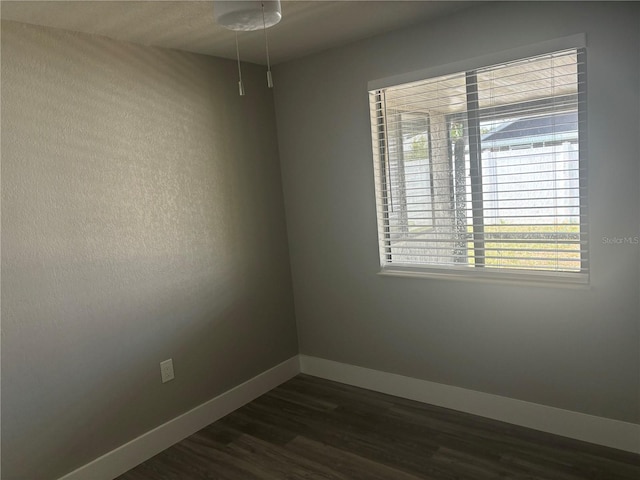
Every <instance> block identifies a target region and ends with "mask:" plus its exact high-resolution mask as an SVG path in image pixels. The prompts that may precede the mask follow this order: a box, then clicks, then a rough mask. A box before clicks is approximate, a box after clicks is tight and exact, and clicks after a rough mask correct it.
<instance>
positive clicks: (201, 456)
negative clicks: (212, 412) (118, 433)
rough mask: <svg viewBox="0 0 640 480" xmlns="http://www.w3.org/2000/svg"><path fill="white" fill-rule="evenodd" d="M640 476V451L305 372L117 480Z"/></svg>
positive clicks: (629, 479) (605, 479)
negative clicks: (634, 452)
mask: <svg viewBox="0 0 640 480" xmlns="http://www.w3.org/2000/svg"><path fill="white" fill-rule="evenodd" d="M167 479H171V480H173V479H180V480H200V479H220V480H254V479H255V480H281V479H291V480H293V479H305V480H360V479H363V480H364V479H366V480H418V479H421V480H454V479H455V480H488V479H492V480H493V479H510V480H525V479H527V480H586V479H589V480H591V479H593V480H640V455H634V454H631V453H627V452H622V451H619V450H614V449H610V448H606V447H600V446H596V445H592V444H588V443H583V442H579V441H577V440H571V439H567V438H563V437H558V436H554V435H551V434H546V433H542V432H536V431H534V430H529V429H526V428H522V427H517V426H514V425H510V424H506V423H502V422H497V421H494V420H489V419H485V418H482V417H477V416H473V415H469V414H464V413H460V412H455V411H453V410H448V409H445V408H440V407H434V406H430V405H425V404H422V403H418V402H413V401H410V400H405V399H401V398H397V397H392V396H389V395H384V394H380V393H376V392H371V391H368V390H363V389H359V388H355V387H350V386H347V385H342V384H339V383H334V382H330V381H327V380H322V379H318V378H314V377H310V376H306V375H298V376H297V377H295V378H293V379H292V380H290V381H288V382H286V383H284V384H283V385H281V386H279V387H278V388H276V389H274V390H272V391H271V392H269V393H267V394H265V395H263V396H261V397H260V398H258V399H256V400H254V401H253V402H251V403H249V404H247V405H245V406H244V407H242V408H240V409H238V410H236V411H235V412H233V413H232V414H230V415H228V416H227V417H225V418H223V419H221V420H219V421H217V422H215V423H213V424H211V425H209V426H208V427H206V428H204V429H203V430H201V431H199V432H198V433H196V434H194V435H192V436H191V437H189V438H187V439H185V440H183V441H182V442H180V443H178V444H176V445H174V446H173V447H171V448H169V449H167V450H165V451H164V452H162V453H160V454H159V455H156V456H155V457H153V458H152V459H150V460H148V461H146V462H144V463H142V464H141V465H139V466H138V467H136V468H134V469H133V470H131V471H129V472H127V473H126V474H124V475H122V476H120V477H118V480H167Z"/></svg>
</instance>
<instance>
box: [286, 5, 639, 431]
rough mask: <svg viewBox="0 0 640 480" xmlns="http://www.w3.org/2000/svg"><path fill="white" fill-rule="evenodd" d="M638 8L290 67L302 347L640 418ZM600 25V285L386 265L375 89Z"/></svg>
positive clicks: (370, 45)
mask: <svg viewBox="0 0 640 480" xmlns="http://www.w3.org/2000/svg"><path fill="white" fill-rule="evenodd" d="M639 6H640V5H639V4H638V3H606V4H605V3H586V4H580V3H574V2H567V3H557V2H539V3H538V2H531V3H528V2H514V3H504V2H497V3H495V4H488V5H481V6H477V7H474V8H472V9H471V10H467V11H464V12H460V13H458V14H455V15H454V16H451V17H449V18H444V19H441V20H439V21H436V22H433V23H430V24H426V25H422V26H418V27H415V28H411V29H406V30H403V31H399V32H395V33H392V34H388V35H384V36H380V37H375V38H371V39H368V40H366V41H362V42H359V43H356V44H353V45H350V46H348V47H344V48H338V49H334V50H330V51H327V52H324V53H321V54H317V55H314V56H311V57H307V58H304V59H301V60H298V61H292V62H290V63H286V64H283V65H280V66H278V67H277V69H276V71H275V76H276V80H277V85H278V89H277V90H276V93H275V98H276V113H277V119H278V135H279V146H280V156H281V166H282V175H283V186H284V193H285V207H286V211H287V224H288V234H289V245H290V255H291V262H292V271H293V278H294V297H295V303H296V319H297V323H298V331H299V339H300V350H301V353H302V354H306V355H313V356H317V357H321V358H326V359H330V360H335V361H339V362H346V363H350V364H354V365H359V366H364V367H368V368H373V369H377V370H381V371H386V372H392V373H397V374H402V375H407V376H411V377H416V378H420V379H425V380H430V381H434V382H439V383H443V384H449V385H455V386H459V387H464V388H468V389H473V390H477V391H482V392H489V393H492V394H497V395H503V396H507V397H511V398H515V399H521V400H527V401H531V402H536V403H540V404H545V405H551V406H554V407H559V408H563V409H568V410H573V411H578V412H584V413H588V414H593V415H598V416H602V417H607V418H612V419H619V420H623V421H629V422H639V421H640V413H639V411H638V409H639V405H640V395H639V393H640V388H639V387H640V385H639V376H640V372H639V368H640V366H639V363H640V362H639V359H640V349H639V347H640V337H639V332H638V330H639V321H640V311H639V304H638V298H637V297H638V292H639V291H640V290H639V289H640V285H639V271H638V265H639V263H640V247H639V246H637V245H629V244H627V245H606V244H604V242H603V241H602V237H604V236H606V237H626V236H633V235H638V231H639V225H638V214H637V208H638V205H640V194H639V188H638V178H639V173H640V172H639V153H640V150H639V144H638V128H639V112H638V102H639V101H640V99H639V98H638V95H639V92H638V90H639V85H640V68H639V58H638V50H637V49H638V44H639V39H638V35H639V31H638V15H639ZM581 32H585V33H586V34H587V42H588V67H587V68H588V102H589V103H588V123H589V125H588V135H589V145H588V146H589V162H588V167H589V204H590V220H591V225H590V234H591V260H592V280H591V286H590V289H568V288H551V287H549V288H547V287H535V286H526V285H524V286H523V285H497V284H487V283H469V282H460V281H444V280H434V279H424V280H422V279H412V278H392V277H382V276H379V275H376V273H377V272H378V271H379V259H378V247H377V237H376V234H377V230H376V215H375V205H374V185H373V166H372V160H371V138H370V127H369V110H368V103H367V102H368V98H367V82H368V81H369V80H375V79H379V78H384V77H387V76H391V75H395V74H399V73H403V72H409V71H412V70H417V69H422V68H427V67H431V66H436V65H444V64H447V63H451V62H455V61H459V60H464V59H468V58H473V57H476V56H479V55H483V54H488V53H492V52H496V51H500V50H505V49H509V48H513V47H517V46H523V45H528V44H531V43H535V42H541V41H545V40H549V39H553V38H558V37H562V36H567V35H572V34H576V33H581Z"/></svg>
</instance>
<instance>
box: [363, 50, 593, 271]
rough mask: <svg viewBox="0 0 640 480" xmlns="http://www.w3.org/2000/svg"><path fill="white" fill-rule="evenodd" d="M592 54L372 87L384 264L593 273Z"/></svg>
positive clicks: (552, 57)
mask: <svg viewBox="0 0 640 480" xmlns="http://www.w3.org/2000/svg"><path fill="white" fill-rule="evenodd" d="M585 93H586V86H585V52H584V50H582V49H573V50H567V51H562V52H555V53H551V54H547V55H542V56H537V57H534V58H527V59H523V60H519V61H515V62H510V63H505V64H501V65H495V66H491V67H487V68H482V69H477V70H471V71H465V72H459V73H456V74H452V75H446V76H441V77H436V78H429V79H425V80H422V81H418V82H412V83H408V84H402V85H395V86H392V87H388V88H384V89H377V90H372V91H370V92H369V95H370V107H371V119H372V139H373V151H374V163H375V171H376V193H377V211H378V226H379V241H380V258H381V264H382V266H383V269H384V268H389V267H403V266H404V267H413V268H416V267H418V268H422V269H430V268H434V267H437V268H446V269H453V270H462V271H464V270H472V269H473V270H476V271H477V270H478V269H479V268H483V269H484V270H485V271H488V270H491V271H496V270H499V271H505V270H508V271H514V272H516V273H517V272H519V271H526V272H546V273H554V274H556V273H557V274H567V275H566V276H572V275H573V276H582V277H584V276H586V274H587V272H588V255H587V253H588V252H587V246H588V242H587V231H586V230H587V229H586V227H587V225H586V215H587V212H586V174H585V173H586V172H585V168H584V164H585V155H586V151H585V145H586V140H585V132H586V107H585V96H586V95H585Z"/></svg>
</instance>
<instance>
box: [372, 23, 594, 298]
mask: <svg viewBox="0 0 640 480" xmlns="http://www.w3.org/2000/svg"><path fill="white" fill-rule="evenodd" d="M586 46H587V41H586V34H584V33H580V34H576V35H571V36H567V37H561V38H557V39H553V40H549V41H544V42H539V43H535V44H531V45H528V46H522V47H516V48H512V49H509V50H504V51H500V52H495V53H491V54H487V55H483V56H480V57H475V58H472V59H466V60H462V61H458V62H453V63H449V64H446V65H440V66H436V67H431V68H427V69H422V70H418V71H413V72H407V73H403V74H400V75H394V76H391V77H385V78H382V79H378V80H372V81H369V82H368V84H367V86H368V91H372V90H383V89H385V88H388V87H393V86H396V85H400V84H403V83H411V82H417V81H422V80H425V79H428V78H434V77H439V76H445V75H451V74H456V73H461V72H464V73H465V75H466V76H467V77H468V76H469V75H474V74H475V71H476V70H478V69H481V68H486V67H487V66H491V65H499V64H501V63H508V62H514V61H518V60H520V59H522V58H528V57H535V56H540V55H545V54H549V53H552V52H555V51H561V50H569V49H576V50H580V49H586ZM579 68H580V67H579ZM582 68H584V67H582ZM468 80H469V79H468V78H467V86H468V85H469V81H468ZM472 83H473V82H472ZM469 93H471V97H473V92H467V98H469ZM577 95H578V96H580V95H586V92H584V91H582V92H578V93H577ZM379 100H380V101H383V100H382V98H379ZM376 105H379V102H377V103H376ZM472 110H473V109H472ZM578 114H579V115H586V111H585V110H584V109H582V110H579V111H578ZM584 125H585V127H584V131H581V133H580V136H579V150H580V152H581V156H580V160H579V161H580V164H581V165H580V168H581V170H584V171H586V162H587V158H586V153H585V152H586V151H587V150H586V142H587V139H586V137H587V135H586V133H587V126H586V122H585V123H584ZM383 127H384V126H383ZM476 138H479V136H476ZM379 142H380V139H379V141H378V149H384V148H385V146H386V145H385V144H384V142H385V140H382V142H383V143H382V144H380V143H379ZM449 143H450V142H449ZM378 154H381V155H383V156H386V151H382V150H381V151H380V152H378ZM374 157H375V154H374ZM583 157H584V158H583ZM472 158H473V156H472ZM472 168H473V167H472ZM382 181H383V182H385V180H382ZM579 182H580V183H579V185H580V189H581V190H583V189H584V190H585V191H586V190H587V187H588V186H587V184H586V182H587V177H586V175H583V176H582V175H581V177H580V180H579ZM376 183H378V180H377V179H376ZM480 195H482V192H480ZM473 197H475V195H473V193H472V199H473ZM480 199H481V200H482V197H480ZM472 203H473V210H475V209H476V204H475V201H472ZM587 215H588V205H587V199H584V200H581V203H580V217H581V222H580V225H581V228H585V227H584V225H587V224H586V219H584V217H585V216H587ZM473 221H474V225H473V226H474V231H475V228H476V225H475V223H476V220H475V215H474V220H473ZM481 227H483V226H481ZM385 228H389V227H388V226H386V227H385ZM581 235H585V237H586V238H588V236H589V234H588V232H581ZM474 248H475V249H477V248H478V246H477V245H474ZM480 248H482V246H480ZM387 255H388V256H389V257H390V256H391V254H390V253H388V254H387ZM589 263H590V260H589V256H588V254H587V255H581V271H580V272H550V271H532V270H522V269H509V268H499V269H494V268H491V269H487V268H476V267H469V266H467V265H464V266H463V265H461V266H459V267H458V266H444V265H440V266H439V265H427V266H414V265H404V264H398V263H395V264H387V265H382V266H381V267H380V268H381V269H380V271H379V275H383V276H402V277H420V278H437V279H458V280H470V281H484V282H492V283H505V282H506V283H508V284H514V283H515V284H518V283H520V282H521V283H523V284H526V285H531V284H537V285H540V286H549V287H556V286H570V287H571V286H577V287H580V286H582V287H585V286H588V285H589V284H590V278H591V271H590V268H589V267H590V265H589Z"/></svg>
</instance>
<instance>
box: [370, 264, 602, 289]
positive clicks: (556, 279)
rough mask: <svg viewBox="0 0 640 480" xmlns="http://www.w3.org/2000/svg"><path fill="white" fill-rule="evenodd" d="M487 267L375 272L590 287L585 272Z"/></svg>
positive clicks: (490, 282)
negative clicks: (528, 270) (529, 270)
mask: <svg viewBox="0 0 640 480" xmlns="http://www.w3.org/2000/svg"><path fill="white" fill-rule="evenodd" d="M487 270H488V269H481V268H476V269H467V268H465V269H457V268H416V267H398V266H394V267H382V270H381V271H380V272H378V275H381V276H385V277H409V278H423V279H437V280H453V281H461V282H476V283H485V284H494V285H513V286H526V287H532V286H533V287H546V288H570V289H578V290H590V289H591V286H590V285H589V277H588V275H580V274H570V273H557V274H549V273H547V272H544V273H541V272H523V271H517V270H515V271H514V270H511V271H504V270H501V271H496V270H490V271H487Z"/></svg>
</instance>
